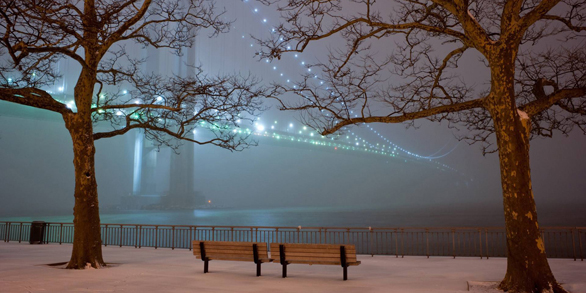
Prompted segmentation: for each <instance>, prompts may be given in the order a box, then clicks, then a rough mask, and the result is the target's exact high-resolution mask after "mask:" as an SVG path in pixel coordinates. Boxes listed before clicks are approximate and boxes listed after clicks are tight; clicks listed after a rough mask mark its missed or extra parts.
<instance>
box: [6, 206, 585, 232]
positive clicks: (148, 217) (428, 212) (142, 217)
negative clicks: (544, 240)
mask: <svg viewBox="0 0 586 293" xmlns="http://www.w3.org/2000/svg"><path fill="white" fill-rule="evenodd" d="M38 220H40V221H46V222H61V223H71V222H72V221H73V215H67V214H57V215H55V214H54V215H45V216H24V217H2V216H1V215H0V221H13V222H18V221H27V222H28V221H38ZM101 222H102V223H112V224H157V225H201V226H208V225H209V226H276V227H298V226H302V227H478V226H481V227H487V226H492V227H494V226H504V217H503V212H502V211H501V210H500V209H498V208H496V207H495V208H482V207H477V208H460V209H458V208H443V209H439V208H434V209H430V208H427V209H422V208H416V207H412V208H388V207H298V208H263V209H255V208H238V209H237V208H231V209H195V210H179V211H117V212H104V213H102V214H101ZM539 222H540V224H541V226H581V227H584V226H586V213H580V212H574V211H571V212H567V211H555V210H545V211H543V212H542V213H540V214H539Z"/></svg>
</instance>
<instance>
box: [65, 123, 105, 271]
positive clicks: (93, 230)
mask: <svg viewBox="0 0 586 293" xmlns="http://www.w3.org/2000/svg"><path fill="white" fill-rule="evenodd" d="M73 115H75V114H73ZM68 120H69V121H68ZM83 120H84V119H79V117H71V118H69V119H66V125H67V128H68V129H69V132H70V134H71V139H72V141H73V165H74V167H75V205H74V207H73V227H74V231H75V232H74V239H73V251H72V253H71V259H70V260H69V263H68V264H67V268H68V269H83V268H87V266H88V265H90V266H91V267H93V268H99V267H102V266H105V263H104V260H103V259H102V240H101V232H100V212H99V207H98V184H97V182H96V176H95V166H94V155H95V147H94V141H93V132H92V131H93V130H92V124H91V121H90V123H84V121H83Z"/></svg>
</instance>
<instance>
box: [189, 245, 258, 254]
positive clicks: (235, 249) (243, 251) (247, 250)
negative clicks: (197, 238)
mask: <svg viewBox="0 0 586 293" xmlns="http://www.w3.org/2000/svg"><path fill="white" fill-rule="evenodd" d="M257 249H258V251H259V253H260V252H261V250H262V251H265V252H266V251H267V250H266V249H262V248H260V247H259V248H257ZM195 250H197V251H199V247H198V248H195ZM205 251H206V252H208V251H209V252H214V251H216V252H217V251H233V252H242V253H247V252H250V253H252V251H253V250H252V246H250V247H246V248H230V249H224V248H218V247H217V246H212V245H208V246H206V247H205Z"/></svg>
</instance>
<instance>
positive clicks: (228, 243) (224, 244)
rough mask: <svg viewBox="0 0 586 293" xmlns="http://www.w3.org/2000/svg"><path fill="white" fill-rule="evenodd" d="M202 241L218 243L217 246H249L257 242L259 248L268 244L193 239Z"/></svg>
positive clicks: (194, 241) (212, 243)
mask: <svg viewBox="0 0 586 293" xmlns="http://www.w3.org/2000/svg"><path fill="white" fill-rule="evenodd" d="M200 242H203V244H204V245H207V244H209V245H216V246H244V247H249V246H251V245H252V244H253V243H254V244H256V245H257V246H258V247H259V248H260V247H266V246H267V244H266V243H265V242H234V241H208V240H193V243H194V244H195V243H197V245H199V243H200Z"/></svg>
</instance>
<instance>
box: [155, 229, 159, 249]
mask: <svg viewBox="0 0 586 293" xmlns="http://www.w3.org/2000/svg"><path fill="white" fill-rule="evenodd" d="M158 245H159V226H155V249H157V247H158Z"/></svg>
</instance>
